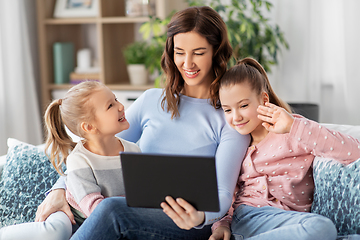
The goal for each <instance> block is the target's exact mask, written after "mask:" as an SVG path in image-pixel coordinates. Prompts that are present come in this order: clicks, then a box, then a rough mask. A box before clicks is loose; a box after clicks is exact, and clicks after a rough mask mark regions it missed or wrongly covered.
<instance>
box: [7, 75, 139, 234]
mask: <svg viewBox="0 0 360 240" xmlns="http://www.w3.org/2000/svg"><path fill="white" fill-rule="evenodd" d="M45 124H46V129H47V132H48V134H47V140H46V149H51V150H50V161H51V163H52V164H53V165H54V167H55V169H56V170H57V171H58V172H59V173H60V174H62V175H63V174H64V172H63V169H62V167H63V166H64V165H65V164H66V168H67V177H66V198H67V201H68V202H69V204H70V206H71V210H72V213H73V215H74V217H75V221H76V225H74V230H75V229H76V227H77V226H78V225H80V224H81V223H82V222H83V221H84V220H85V219H86V218H87V217H88V216H89V215H90V214H91V213H92V211H93V210H94V209H95V207H96V206H97V205H98V204H99V203H100V202H101V201H102V200H103V199H104V198H106V197H111V196H121V195H125V191H124V187H123V182H122V171H121V165H120V158H119V152H121V151H130V152H140V149H139V147H138V146H137V145H136V144H134V143H131V142H128V141H126V140H123V139H121V138H118V137H116V136H115V134H117V133H119V132H122V131H123V130H126V129H128V128H129V123H128V122H127V120H126V118H125V112H124V106H123V105H122V104H121V103H120V102H118V100H117V98H116V96H115V95H114V94H113V93H112V92H111V90H110V89H109V88H108V87H106V86H105V85H103V84H101V83H99V82H95V81H88V82H83V83H80V84H78V85H76V86H74V87H72V88H71V89H70V90H69V91H68V92H67V94H66V95H65V97H64V98H63V99H58V100H55V101H53V102H52V103H51V104H50V105H49V106H48V108H47V110H46V112H45ZM66 127H67V128H68V129H69V130H70V131H71V132H72V133H74V134H75V135H77V136H80V137H81V138H82V140H81V141H79V142H78V143H74V142H73V141H72V139H71V138H70V137H69V135H68V133H67V131H66ZM72 228H73V227H72V224H71V221H70V219H69V218H68V217H67V215H66V214H65V213H64V212H61V211H59V212H55V213H53V214H52V215H51V216H50V217H49V218H48V219H47V220H46V221H45V222H34V223H26V224H21V225H16V226H10V227H8V228H6V229H4V230H3V229H2V232H3V233H2V235H1V239H5V240H7V239H52V240H54V239H70V236H71V234H72V232H73V230H72Z"/></svg>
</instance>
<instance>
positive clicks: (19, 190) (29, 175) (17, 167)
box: [0, 142, 59, 227]
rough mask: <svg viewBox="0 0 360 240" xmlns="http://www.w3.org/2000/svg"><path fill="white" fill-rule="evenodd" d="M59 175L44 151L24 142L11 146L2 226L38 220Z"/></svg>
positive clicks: (0, 186)
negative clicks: (37, 211)
mask: <svg viewBox="0 0 360 240" xmlns="http://www.w3.org/2000/svg"><path fill="white" fill-rule="evenodd" d="M58 177H59V175H58V173H57V172H56V171H55V169H54V168H53V166H52V165H51V163H50V161H49V159H48V158H47V157H46V155H45V153H44V152H43V150H41V149H39V148H37V147H35V146H33V145H30V144H26V143H21V142H18V143H17V144H15V145H13V146H10V147H9V150H8V153H7V156H6V165H5V167H4V169H3V173H2V176H1V180H0V227H3V226H7V225H12V224H18V223H23V222H32V221H34V219H35V214H36V210H37V207H38V205H40V203H41V202H42V201H43V200H44V198H45V194H44V193H45V192H46V191H47V190H48V189H50V188H51V187H52V185H53V184H54V183H55V182H56V180H57V179H58Z"/></svg>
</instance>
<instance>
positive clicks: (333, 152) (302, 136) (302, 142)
mask: <svg viewBox="0 0 360 240" xmlns="http://www.w3.org/2000/svg"><path fill="white" fill-rule="evenodd" d="M289 137H290V138H293V139H294V140H293V141H289V142H291V144H294V146H293V147H294V148H302V149H303V150H304V151H305V152H307V153H310V154H312V155H314V156H318V157H324V158H332V159H334V160H337V161H339V162H341V163H344V164H349V163H351V162H353V161H355V160H357V159H359V158H360V142H359V140H357V139H355V138H353V137H351V136H348V135H346V134H342V133H340V132H336V131H333V130H330V129H327V128H325V127H323V126H321V125H320V124H319V123H317V122H314V121H311V120H309V119H306V118H302V117H301V118H299V117H295V120H294V123H293V125H292V127H291V130H290V133H289Z"/></svg>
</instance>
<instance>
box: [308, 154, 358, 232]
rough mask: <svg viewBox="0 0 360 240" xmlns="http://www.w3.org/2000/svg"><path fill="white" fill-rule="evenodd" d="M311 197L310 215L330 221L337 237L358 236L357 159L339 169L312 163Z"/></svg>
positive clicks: (319, 161)
mask: <svg viewBox="0 0 360 240" xmlns="http://www.w3.org/2000/svg"><path fill="white" fill-rule="evenodd" d="M313 167H314V181H315V193H314V201H313V204H312V208H311V211H312V212H314V213H318V214H321V215H323V216H326V217H328V218H330V219H331V220H332V221H333V222H334V223H335V225H336V229H337V231H338V235H339V236H341V235H349V234H355V233H358V234H359V233H360V225H359V222H360V159H358V160H357V161H355V162H353V163H351V164H349V165H343V164H341V163H339V162H337V161H335V160H332V159H326V158H318V157H316V158H315V160H314V164H313Z"/></svg>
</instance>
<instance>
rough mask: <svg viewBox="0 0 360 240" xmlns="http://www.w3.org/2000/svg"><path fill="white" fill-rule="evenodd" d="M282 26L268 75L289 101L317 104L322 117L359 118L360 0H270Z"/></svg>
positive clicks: (355, 120) (332, 120) (352, 121)
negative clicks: (276, 59)
mask: <svg viewBox="0 0 360 240" xmlns="http://www.w3.org/2000/svg"><path fill="white" fill-rule="evenodd" d="M271 2H272V3H273V4H274V8H273V11H272V13H271V16H270V17H271V18H272V20H273V21H275V22H276V23H278V24H279V26H280V28H281V29H282V30H283V31H284V32H285V37H286V39H287V40H288V42H289V45H290V50H289V51H286V50H283V51H282V55H281V57H280V59H281V60H280V64H279V66H277V67H275V68H274V69H273V72H272V74H270V78H271V81H272V84H273V86H274V88H275V91H276V92H277V93H278V94H279V95H280V96H281V97H282V98H283V99H284V100H286V101H288V102H313V103H318V104H319V105H320V122H327V123H339V124H357V125H359V124H360V107H359V103H360V93H359V90H360V71H359V69H360V60H359V55H360V46H359V44H360V31H359V30H360V15H359V14H358V10H359V9H360V1H358V0H291V1H289V0H271Z"/></svg>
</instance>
